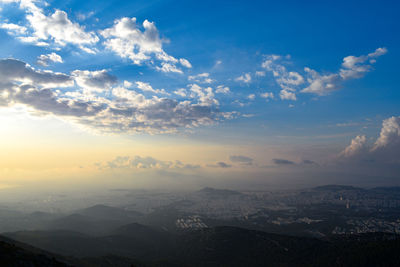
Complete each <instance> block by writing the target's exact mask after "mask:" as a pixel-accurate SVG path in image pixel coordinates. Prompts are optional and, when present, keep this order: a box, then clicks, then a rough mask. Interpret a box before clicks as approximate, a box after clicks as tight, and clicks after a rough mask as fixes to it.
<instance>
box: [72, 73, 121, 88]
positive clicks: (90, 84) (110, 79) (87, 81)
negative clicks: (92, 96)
mask: <svg viewBox="0 0 400 267" xmlns="http://www.w3.org/2000/svg"><path fill="white" fill-rule="evenodd" d="M71 74H72V77H73V78H74V79H75V82H76V83H77V85H78V86H79V87H81V88H83V89H84V90H86V91H87V92H90V93H93V92H98V93H101V92H104V91H108V90H109V89H110V88H111V87H112V86H113V85H114V84H116V83H117V77H115V76H114V75H111V74H109V73H108V72H107V70H98V71H89V70H75V71H73V72H72V73H71Z"/></svg>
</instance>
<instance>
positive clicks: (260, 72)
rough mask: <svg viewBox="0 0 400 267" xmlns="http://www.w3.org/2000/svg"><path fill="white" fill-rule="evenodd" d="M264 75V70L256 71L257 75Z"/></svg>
mask: <svg viewBox="0 0 400 267" xmlns="http://www.w3.org/2000/svg"><path fill="white" fill-rule="evenodd" d="M265 75H266V73H265V71H256V76H257V77H265Z"/></svg>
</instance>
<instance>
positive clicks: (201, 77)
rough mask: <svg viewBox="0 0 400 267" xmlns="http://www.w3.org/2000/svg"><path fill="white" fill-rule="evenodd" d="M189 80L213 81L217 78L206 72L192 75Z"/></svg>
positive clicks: (199, 81)
mask: <svg viewBox="0 0 400 267" xmlns="http://www.w3.org/2000/svg"><path fill="white" fill-rule="evenodd" d="M188 80H189V81H194V82H198V83H212V82H214V81H215V80H213V79H211V78H210V73H207V72H204V73H200V74H197V75H190V76H189V77H188Z"/></svg>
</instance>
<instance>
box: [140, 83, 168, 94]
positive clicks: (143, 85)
mask: <svg viewBox="0 0 400 267" xmlns="http://www.w3.org/2000/svg"><path fill="white" fill-rule="evenodd" d="M136 86H137V88H139V89H140V90H142V91H143V92H151V93H154V94H164V95H169V93H167V92H166V91H165V90H164V89H153V87H152V86H151V85H150V84H149V83H145V82H140V81H137V82H136Z"/></svg>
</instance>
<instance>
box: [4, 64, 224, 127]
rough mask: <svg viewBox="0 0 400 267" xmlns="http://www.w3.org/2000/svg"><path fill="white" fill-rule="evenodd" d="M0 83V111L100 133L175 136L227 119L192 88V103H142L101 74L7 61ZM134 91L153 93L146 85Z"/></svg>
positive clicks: (206, 93)
mask: <svg viewBox="0 0 400 267" xmlns="http://www.w3.org/2000/svg"><path fill="white" fill-rule="evenodd" d="M0 80H1V82H0V95H1V98H0V104H1V105H3V106H12V105H15V104H23V105H26V106H28V107H30V108H31V110H32V112H33V113H35V114H49V115H56V116H61V117H63V118H65V119H67V120H70V121H73V122H76V123H79V124H80V125H83V126H85V127H89V128H92V129H95V130H98V131H101V132H108V133H117V132H122V133H135V132H147V133H163V132H173V131H177V130H178V129H179V128H192V127H197V126H200V125H205V124H212V123H214V122H215V121H217V120H219V119H221V118H223V117H226V116H225V114H224V113H222V112H220V111H219V110H218V107H217V104H218V102H217V100H215V99H214V98H213V97H214V94H213V92H212V88H202V87H200V86H195V85H192V86H191V91H192V94H191V97H190V100H188V99H186V100H182V101H178V100H176V99H171V98H160V97H157V96H152V97H151V98H146V97H145V96H144V95H143V94H141V93H139V92H137V91H135V90H133V89H128V88H125V87H124V86H123V85H120V84H118V81H117V79H116V77H114V76H113V75H110V74H109V73H108V72H107V71H105V70H100V71H87V70H75V71H72V72H71V74H62V73H54V72H50V71H39V70H36V69H33V68H32V67H31V66H29V65H27V64H26V63H24V62H22V61H19V60H16V59H5V60H0ZM138 87H141V90H146V88H147V87H148V88H147V89H149V88H152V87H151V86H150V85H148V84H145V83H138ZM61 88H64V89H63V90H60V89H61ZM153 90H154V89H153ZM155 92H156V93H157V91H155Z"/></svg>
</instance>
